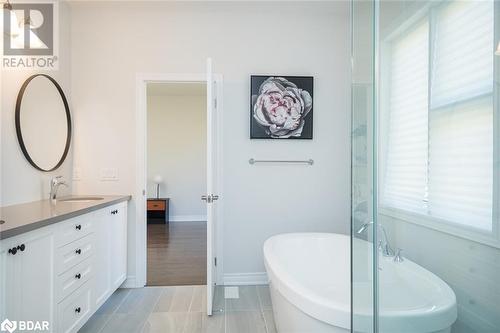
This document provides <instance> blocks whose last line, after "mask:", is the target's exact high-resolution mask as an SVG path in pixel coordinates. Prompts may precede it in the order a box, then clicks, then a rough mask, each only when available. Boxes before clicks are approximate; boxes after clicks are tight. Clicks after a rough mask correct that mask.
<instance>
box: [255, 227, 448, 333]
mask: <svg viewBox="0 0 500 333" xmlns="http://www.w3.org/2000/svg"><path fill="white" fill-rule="evenodd" d="M353 246H354V249H355V251H354V253H355V255H356V256H357V255H358V254H360V258H359V259H360V260H356V259H355V262H356V263H355V265H359V264H360V266H355V272H360V274H359V275H361V277H359V276H358V274H355V277H356V278H355V280H354V282H353V283H354V284H355V290H356V291H357V292H356V294H355V296H354V298H355V303H354V304H355V309H354V322H355V323H356V324H355V327H354V328H355V331H356V332H369V331H370V326H371V325H372V322H373V317H372V314H373V310H372V305H371V300H372V293H371V289H372V288H371V285H372V281H371V280H370V276H371V274H369V270H370V269H371V263H370V262H369V261H370V260H367V259H368V256H366V257H364V256H363V254H368V253H370V246H371V243H368V242H366V241H363V240H357V239H356V240H355V242H354V244H353ZM350 251H351V249H350V237H349V236H347V235H340V234H328V233H294V234H282V235H277V236H273V237H271V238H269V239H268V240H267V241H266V242H265V244H264V260H265V265H266V270H267V274H268V277H269V286H270V290H271V299H272V303H273V312H274V316H275V322H276V328H277V330H278V332H279V333H299V332H300V333H323V332H333V333H345V332H350V328H351V294H350V292H351V291H350V290H351V287H350V284H351V263H350V261H351V256H350ZM363 270H364V271H365V274H364V273H363ZM379 286H380V287H379V289H380V293H379V304H380V306H379V318H380V328H381V332H383V333H448V332H450V330H451V325H452V324H453V323H454V322H455V320H456V318H457V309H456V298H455V294H454V292H453V291H452V290H451V288H450V287H449V286H448V285H447V284H446V283H445V282H444V281H442V280H441V279H440V278H438V277H437V276H435V275H434V274H432V273H431V272H429V271H427V270H426V269H424V268H422V267H421V266H419V265H417V264H415V263H413V262H412V261H410V260H408V259H405V260H404V261H403V262H398V263H397V262H394V261H393V259H392V258H383V257H380V262H379ZM362 290H366V292H362Z"/></svg>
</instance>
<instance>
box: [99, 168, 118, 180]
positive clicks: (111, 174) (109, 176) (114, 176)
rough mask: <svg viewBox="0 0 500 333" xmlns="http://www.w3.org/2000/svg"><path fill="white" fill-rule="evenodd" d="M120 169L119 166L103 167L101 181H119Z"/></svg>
mask: <svg viewBox="0 0 500 333" xmlns="http://www.w3.org/2000/svg"><path fill="white" fill-rule="evenodd" d="M117 180H118V169H117V168H101V181H117Z"/></svg>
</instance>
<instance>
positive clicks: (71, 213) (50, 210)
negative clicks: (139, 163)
mask: <svg viewBox="0 0 500 333" xmlns="http://www.w3.org/2000/svg"><path fill="white" fill-rule="evenodd" d="M88 197H97V198H99V199H100V200H89V201H85V200H83V201H64V200H67V199H70V200H71V199H73V200H74V199H78V198H88ZM101 198H102V199H101ZM130 199H131V196H130V195H93V196H70V197H64V198H60V199H58V200H57V201H56V203H53V202H52V201H51V200H41V201H34V202H28V203H23V204H18V205H12V206H5V207H0V239H5V238H9V237H13V236H17V235H20V234H23V233H25V232H28V231H32V230H35V229H39V228H42V227H45V226H48V225H50V224H54V223H57V222H61V221H64V220H67V219H70V218H72V217H76V216H79V215H83V214H86V213H89V212H92V211H94V210H98V209H101V208H104V207H107V206H111V205H113V204H116V203H119V202H123V201H128V200H130Z"/></svg>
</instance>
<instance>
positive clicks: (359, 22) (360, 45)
mask: <svg viewBox="0 0 500 333" xmlns="http://www.w3.org/2000/svg"><path fill="white" fill-rule="evenodd" d="M373 11H374V2H372V1H353V2H352V3H351V28H352V29H351V34H352V36H351V59H352V86H351V100H352V103H351V108H352V114H351V116H352V117H351V118H352V119H351V126H352V127H351V138H352V145H351V147H352V149H351V152H352V156H351V165H352V174H351V177H352V188H351V196H352V200H351V203H352V212H351V213H352V214H351V216H352V217H351V219H352V221H351V226H352V233H351V234H352V238H351V259H352V272H351V273H352V274H351V279H352V294H351V296H352V297H351V299H352V314H353V316H352V331H353V332H375V330H374V321H375V319H376V317H374V311H375V302H374V272H373V267H374V264H373V261H374V256H373V254H374V251H373V244H374V243H373V242H372V241H371V237H373V233H371V230H366V231H367V232H364V231H363V232H359V233H358V230H360V229H361V228H362V227H363V225H365V224H366V223H369V222H371V221H373V216H374V215H373V209H374V205H373V202H374V198H373V193H374V191H373V180H374V177H373V174H374V173H373V154H372V152H373V142H374V141H373V125H374V124H373V111H374V109H373V88H374V85H373V82H374V81H373V79H374V76H373V73H374V71H373V70H374V67H373V64H374V61H373V59H374V58H373V54H374V53H373V33H374V24H373V23H374V21H373V17H374V16H373V14H374V12H373ZM367 226H368V225H367Z"/></svg>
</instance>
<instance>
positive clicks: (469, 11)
mask: <svg viewBox="0 0 500 333" xmlns="http://www.w3.org/2000/svg"><path fill="white" fill-rule="evenodd" d="M433 11H434V15H433V16H432V19H430V17H431V15H430V14H429V16H428V17H427V18H428V20H426V21H425V22H424V23H420V24H418V25H416V26H414V27H413V28H412V29H409V30H407V31H405V32H404V33H402V34H401V35H400V36H399V37H398V38H397V39H395V40H393V41H392V42H391V51H390V64H389V68H390V77H389V80H388V81H389V86H388V89H389V96H390V97H389V103H388V111H389V119H390V120H389V133H387V135H388V140H387V147H386V150H385V151H386V160H385V174H384V178H383V179H384V182H383V184H382V190H383V192H382V204H383V205H385V206H390V207H394V208H398V209H402V210H407V211H412V212H417V213H421V214H426V215H430V216H433V217H437V218H439V219H443V220H446V221H448V222H450V223H454V224H459V225H463V226H466V227H469V228H474V229H477V230H481V231H491V230H492V210H493V140H494V133H493V61H494V21H493V20H494V8H493V1H453V2H449V3H446V4H445V5H442V6H440V7H437V8H436V9H433ZM427 22H430V23H427ZM429 41H431V43H430V44H431V45H432V47H431V49H429V47H428V45H429ZM428 59H430V63H429V60H428ZM428 101H429V102H428Z"/></svg>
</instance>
